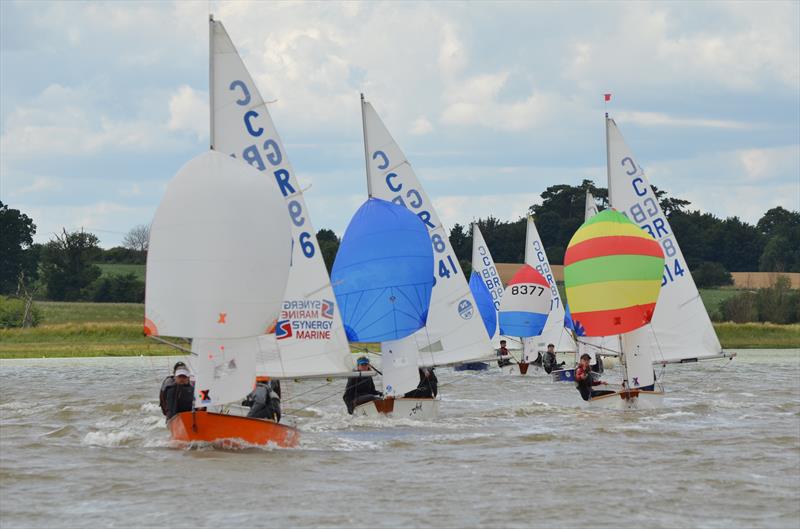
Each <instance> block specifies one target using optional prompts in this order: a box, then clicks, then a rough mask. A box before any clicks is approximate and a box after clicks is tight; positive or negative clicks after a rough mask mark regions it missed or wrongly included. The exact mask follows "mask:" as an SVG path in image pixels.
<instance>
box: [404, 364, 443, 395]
mask: <svg viewBox="0 0 800 529" xmlns="http://www.w3.org/2000/svg"><path fill="white" fill-rule="evenodd" d="M438 386H439V381H438V380H437V379H436V375H435V374H434V373H433V368H420V369H419V384H418V385H417V389H412V390H411V391H409V392H408V393H406V394H405V395H404V397H406V398H408V399H432V398H435V397H436V395H438V394H439V387H438Z"/></svg>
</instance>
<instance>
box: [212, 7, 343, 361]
mask: <svg viewBox="0 0 800 529" xmlns="http://www.w3.org/2000/svg"><path fill="white" fill-rule="evenodd" d="M210 24H211V27H210V30H211V56H212V63H211V94H212V96H211V101H212V106H213V109H212V110H213V112H212V136H211V137H212V147H213V148H214V149H216V150H218V151H220V152H223V153H226V154H230V155H231V156H234V157H236V158H239V159H241V160H244V161H246V162H248V163H249V164H251V165H252V166H253V167H255V168H256V169H258V170H260V171H263V172H264V173H266V174H267V175H269V176H268V179H269V180H270V181H273V180H274V181H275V182H276V183H277V185H278V187H279V189H280V191H281V194H282V196H283V198H284V201H285V203H284V205H283V207H284V208H286V209H288V213H289V218H290V220H291V228H292V238H293V255H292V267H291V270H290V272H289V282H288V284H287V285H286V292H285V293H284V302H283V307H282V310H281V312H280V314H279V315H278V316H277V319H276V320H277V321H275V322H274V326H272V327H271V328H270V329H269V333H268V334H266V335H265V336H263V337H262V338H260V339H259V342H258V343H259V352H258V356H257V359H258V364H257V373H258V374H263V375H269V376H274V377H295V376H304V375H320V374H333V373H342V372H349V371H350V370H351V369H352V367H353V364H352V358H351V355H350V347H349V345H348V343H347V336H346V335H345V332H344V327H343V325H342V319H341V316H340V314H339V310H338V307H337V306H336V298H335V297H334V295H333V289H332V288H331V285H330V277H329V276H328V272H327V270H326V268H325V262H324V260H323V258H322V252H321V251H320V246H319V244H318V242H317V237H316V232H315V230H314V227H313V226H312V224H311V218H310V217H309V213H308V208H307V207H306V203H305V200H304V199H303V193H302V191H301V189H300V184H299V183H298V181H297V178H296V177H295V174H294V169H293V168H292V165H291V163H290V162H289V158H288V156H287V154H286V150H285V149H284V146H283V143H282V142H281V139H280V137H279V136H278V132H277V130H276V129H275V125H274V123H273V122H272V118H271V117H270V114H269V111H268V110H267V106H266V105H265V103H264V100H263V99H262V97H261V94H260V93H259V91H258V88H257V87H256V85H255V83H254V82H253V79H252V78H251V77H250V74H249V73H248V71H247V68H245V65H244V62H243V61H242V59H241V57H239V54H238V53H237V51H236V48H235V47H234V45H233V43H232V42H231V39H230V37H229V36H228V34H227V32H226V31H225V28H224V27H223V25H222V23H221V22H219V21H215V20H213V19H212V20H211V21H210Z"/></svg>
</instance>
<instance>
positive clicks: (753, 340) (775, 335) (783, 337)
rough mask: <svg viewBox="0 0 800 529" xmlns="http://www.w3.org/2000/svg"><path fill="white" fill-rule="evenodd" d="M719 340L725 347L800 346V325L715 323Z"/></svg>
mask: <svg viewBox="0 0 800 529" xmlns="http://www.w3.org/2000/svg"><path fill="white" fill-rule="evenodd" d="M714 330H716V331H717V336H719V341H720V343H722V347H723V348H725V349H786V348H792V347H798V348H800V325H798V324H793V325H776V324H774V323H731V322H725V323H715V324H714Z"/></svg>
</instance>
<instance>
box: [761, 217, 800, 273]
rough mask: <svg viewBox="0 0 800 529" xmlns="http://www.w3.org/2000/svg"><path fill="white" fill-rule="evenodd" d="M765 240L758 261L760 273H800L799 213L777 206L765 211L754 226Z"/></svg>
mask: <svg viewBox="0 0 800 529" xmlns="http://www.w3.org/2000/svg"><path fill="white" fill-rule="evenodd" d="M756 228H757V229H758V231H759V232H760V233H761V234H762V235H763V237H765V238H766V244H765V245H764V251H763V252H762V254H761V258H760V259H759V263H758V266H759V270H761V271H762V272H800V212H797V211H787V210H785V209H783V208H782V207H780V206H778V207H776V208H772V209H770V210H769V211H767V212H766V213H765V214H764V216H763V217H761V219H760V220H759V221H758V224H756Z"/></svg>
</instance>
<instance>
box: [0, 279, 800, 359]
mask: <svg viewBox="0 0 800 529" xmlns="http://www.w3.org/2000/svg"><path fill="white" fill-rule="evenodd" d="M706 292H715V291H706ZM716 292H718V291H716ZM728 292H733V293H735V292H736V291H723V293H722V294H712V296H716V301H717V304H718V303H719V302H721V300H722V299H724V297H725V296H726V295H728ZM708 304H709V305H710V306H709V309H711V307H714V308H716V305H715V304H714V303H713V301H712V302H710V303H708ZM39 307H40V308H41V310H42V313H43V315H44V323H43V324H42V325H40V326H39V327H36V328H33V329H0V358H41V357H75V356H138V355H145V356H149V355H174V354H176V350H175V349H173V348H171V347H168V346H165V345H161V344H158V343H157V342H154V341H153V340H149V339H146V338H145V337H144V336H143V335H142V320H143V318H144V305H141V304H136V303H61V302H40V303H39ZM714 328H715V329H716V331H717V335H718V336H719V339H720V342H721V343H722V346H723V347H724V348H726V349H747V348H759V349H761V348H763V349H775V348H789V347H800V325H773V324H769V323H741V324H737V323H715V324H714ZM368 345H369V347H370V350H375V349H376V348H375V347H374V344H368ZM351 349H352V351H353V352H361V351H364V344H353V345H352V346H351Z"/></svg>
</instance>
